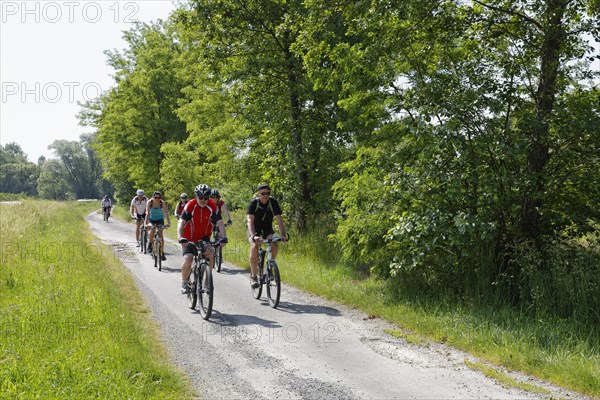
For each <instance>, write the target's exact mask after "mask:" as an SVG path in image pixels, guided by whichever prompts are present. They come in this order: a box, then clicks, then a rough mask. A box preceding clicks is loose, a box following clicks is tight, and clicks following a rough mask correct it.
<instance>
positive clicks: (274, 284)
mask: <svg viewBox="0 0 600 400" xmlns="http://www.w3.org/2000/svg"><path fill="white" fill-rule="evenodd" d="M265 285H266V287H267V297H268V298H269V305H270V306H271V307H273V308H277V306H278V305H279V298H280V296H281V277H280V276H279V267H277V263H276V262H275V261H268V262H267V281H266V282H265Z"/></svg>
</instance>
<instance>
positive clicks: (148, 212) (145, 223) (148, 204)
mask: <svg viewBox="0 0 600 400" xmlns="http://www.w3.org/2000/svg"><path fill="white" fill-rule="evenodd" d="M151 204H152V202H151V201H149V202H148V203H147V204H146V212H145V214H146V216H145V217H144V225H148V216H149V215H150V205H151Z"/></svg>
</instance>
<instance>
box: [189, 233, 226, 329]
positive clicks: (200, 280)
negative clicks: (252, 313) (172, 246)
mask: <svg viewBox="0 0 600 400" xmlns="http://www.w3.org/2000/svg"><path fill="white" fill-rule="evenodd" d="M180 243H182V242H180ZM183 243H186V242H183ZM187 243H190V244H192V245H194V246H196V249H197V250H198V251H197V252H196V254H194V263H193V264H192V271H191V273H190V278H189V284H190V290H189V291H188V293H187V297H188V306H189V307H190V308H191V309H192V310H194V309H195V308H196V304H197V302H198V299H199V300H200V315H201V316H202V318H203V319H205V320H208V319H209V318H210V314H211V313H212V307H213V294H214V286H213V278H212V270H211V268H210V260H209V259H208V256H207V255H206V246H207V245H209V244H210V245H212V246H213V247H221V246H220V242H211V241H205V240H201V241H199V242H187Z"/></svg>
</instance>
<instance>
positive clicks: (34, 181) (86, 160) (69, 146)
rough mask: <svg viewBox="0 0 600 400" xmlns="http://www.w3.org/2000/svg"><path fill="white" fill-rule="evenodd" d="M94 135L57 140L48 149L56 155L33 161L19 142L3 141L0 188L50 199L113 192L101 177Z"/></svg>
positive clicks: (1, 147) (76, 197)
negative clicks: (71, 139)
mask: <svg viewBox="0 0 600 400" xmlns="http://www.w3.org/2000/svg"><path fill="white" fill-rule="evenodd" d="M92 137H93V135H81V137H80V141H78V142H77V141H68V140H55V141H54V143H52V145H50V146H49V149H51V150H53V152H54V154H55V155H56V157H57V158H51V159H46V158H45V157H40V158H39V159H38V161H37V163H34V162H30V161H28V159H27V155H26V154H25V153H24V152H23V149H22V148H21V146H19V145H18V144H17V143H7V144H6V145H5V146H2V145H0V192H1V193H12V194H19V193H22V194H24V195H27V196H31V197H41V198H44V199H51V200H75V199H84V198H91V199H95V198H99V197H102V196H103V195H105V194H107V195H112V191H113V189H112V186H111V185H110V183H109V182H108V181H106V180H104V179H103V178H102V170H101V167H100V162H99V160H98V158H97V157H96V154H95V151H94V150H93V149H92V147H91V141H92Z"/></svg>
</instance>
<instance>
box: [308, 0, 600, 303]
mask: <svg viewBox="0 0 600 400" xmlns="http://www.w3.org/2000/svg"><path fill="white" fill-rule="evenodd" d="M309 4H310V6H311V12H310V14H309V15H310V17H309V19H308V22H307V23H306V29H305V31H304V38H305V41H304V43H305V45H304V46H303V53H304V57H305V61H306V65H307V66H308V67H309V72H310V75H311V77H313V80H314V81H315V82H318V83H319V84H320V85H325V86H326V87H328V88H330V89H331V90H338V91H339V93H340V104H341V105H342V106H343V107H344V108H345V109H346V110H347V111H348V113H349V119H348V121H349V123H351V124H350V125H349V126H348V128H350V129H352V130H353V131H354V132H355V135H354V136H353V137H354V138H355V143H356V158H355V160H353V161H351V162H349V163H346V164H345V166H344V169H345V171H346V172H347V177H346V178H344V179H342V180H340V181H339V182H338V184H337V185H336V188H337V193H338V195H339V197H340V199H341V200H342V206H343V207H342V211H343V214H342V218H341V219H340V220H339V231H338V237H339V239H340V240H341V242H342V243H343V245H344V247H345V249H346V252H347V254H348V255H350V256H359V257H365V256H370V257H372V258H373V259H374V261H375V263H376V265H380V266H381V267H382V269H383V270H384V271H391V272H392V273H394V274H403V273H405V272H407V271H408V272H410V273H414V271H421V272H422V273H423V274H424V275H425V276H424V278H425V279H424V282H427V283H428V284H431V283H432V282H438V283H440V284H441V285H443V286H444V288H450V289H452V287H451V286H452V285H448V284H447V283H450V282H451V283H452V284H453V285H457V286H459V288H458V289H459V290H460V287H461V286H463V287H473V288H474V287H481V285H484V286H485V285H489V283H490V282H496V283H498V282H499V281H502V279H507V280H509V281H512V283H511V282H508V285H509V286H510V287H514V286H511V285H513V284H514V285H515V286H516V285H517V283H518V282H519V280H520V279H521V276H522V274H521V270H520V267H519V265H520V260H518V259H517V258H518V255H517V252H516V251H515V249H516V248H517V247H518V244H519V242H520V241H521V240H525V241H526V243H531V244H532V245H533V247H532V250H536V249H538V250H540V249H543V247H544V238H546V237H548V235H554V234H556V233H559V232H564V230H565V229H566V228H567V227H572V228H575V229H574V231H575V232H582V231H584V230H585V229H588V228H589V223H590V221H594V220H596V221H597V218H598V215H597V211H595V210H597V209H598V207H597V205H598V203H597V202H598V200H597V199H598V196H597V190H598V189H597V188H598V183H599V182H597V179H598V177H599V176H600V174H598V163H597V149H598V147H599V144H600V142H599V141H598V139H599V138H598V129H597V126H598V102H597V99H598V88H597V86H594V85H597V82H598V75H597V71H595V72H594V71H593V70H592V69H591V68H590V65H589V63H587V62H586V61H587V60H586V56H589V55H590V49H589V47H588V46H586V43H585V40H584V36H583V34H584V33H586V32H587V33H591V34H592V35H594V36H595V37H596V38H598V24H597V21H598V9H597V7H596V8H594V3H593V2H590V1H570V2H568V1H555V0H548V1H534V2H518V1H489V2H479V1H475V2H472V3H463V2H456V3H454V2H425V3H424V2H396V1H384V2H371V1H359V2H355V3H353V4H352V5H348V4H345V3H344V4H342V3H341V2H332V3H329V4H328V6H327V7H320V6H319V5H318V4H317V3H316V2H315V3H309ZM594 79H595V80H594ZM557 105H558V106H559V107H557ZM361 132H362V133H361ZM368 132H371V134H368ZM586 149H588V150H586ZM592 149H593V150H592ZM565 155H569V156H570V158H566V157H564V156H565ZM369 195H370V196H372V197H374V198H376V199H381V202H382V203H383V204H373V203H372V202H370V201H369ZM378 202H379V200H378ZM365 219H369V220H374V221H375V225H376V226H377V227H376V228H375V229H373V228H372V225H371V224H364V222H363V221H364V220H365ZM572 231H573V230H571V232H572ZM384 238H385V239H386V245H385V246H384V247H382V245H381V242H382V240H383V239H384ZM540 258H541V259H542V260H543V259H544V256H543V254H541V256H540ZM368 261H371V260H368ZM543 264H544V263H541V264H539V265H538V267H539V268H543ZM388 267H391V269H388ZM458 277H460V279H457V278H458ZM515 281H516V282H517V283H515ZM471 283H475V285H471ZM496 287H502V285H500V284H498V285H497V286H496ZM512 293H513V294H515V295H516V296H518V295H519V293H518V290H516V291H512Z"/></svg>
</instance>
